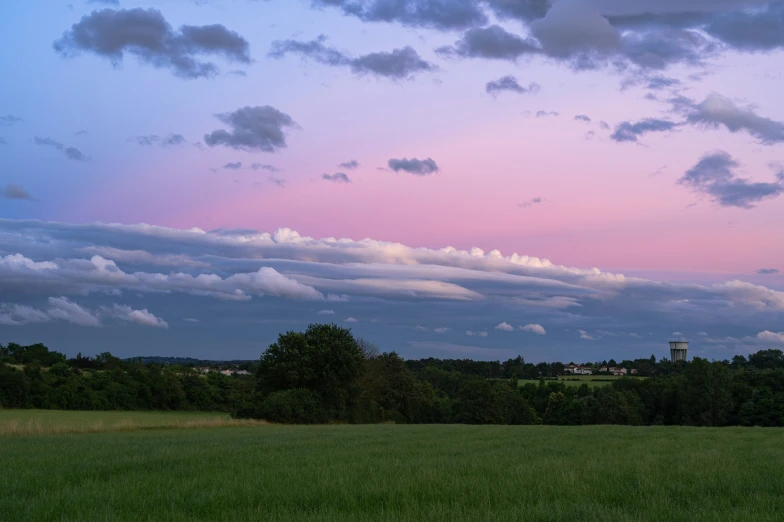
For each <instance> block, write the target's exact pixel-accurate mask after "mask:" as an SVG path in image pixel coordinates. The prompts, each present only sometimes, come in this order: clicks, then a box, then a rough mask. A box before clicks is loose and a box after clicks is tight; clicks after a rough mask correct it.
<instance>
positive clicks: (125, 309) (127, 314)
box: [108, 304, 169, 328]
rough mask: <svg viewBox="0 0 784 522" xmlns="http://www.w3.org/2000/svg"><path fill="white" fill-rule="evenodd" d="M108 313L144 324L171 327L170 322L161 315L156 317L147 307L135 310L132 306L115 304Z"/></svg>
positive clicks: (122, 319)
mask: <svg viewBox="0 0 784 522" xmlns="http://www.w3.org/2000/svg"><path fill="white" fill-rule="evenodd" d="M108 313H109V314H111V316H112V317H114V318H116V319H119V320H121V321H128V322H131V323H136V324H140V325H142V326H153V327H155V328H168V327H169V324H168V323H167V322H166V321H164V320H163V319H161V318H159V317H155V316H154V315H153V314H151V313H150V312H149V311H148V310H147V309H146V308H145V309H143V310H134V309H133V308H131V307H130V306H124V305H118V304H115V305H114V306H113V307H112V308H111V309H109V310H108Z"/></svg>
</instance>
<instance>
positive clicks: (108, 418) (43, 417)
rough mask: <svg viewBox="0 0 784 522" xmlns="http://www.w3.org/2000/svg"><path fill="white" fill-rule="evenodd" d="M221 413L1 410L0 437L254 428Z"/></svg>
mask: <svg viewBox="0 0 784 522" xmlns="http://www.w3.org/2000/svg"><path fill="white" fill-rule="evenodd" d="M258 424H263V423H262V422H260V421H252V420H234V419H231V418H230V417H229V416H228V415H227V414H224V413H189V412H94V411H86V412H82V411H54V410H0V437H3V436H29V435H57V434H67V433H104V432H122V431H135V430H149V429H187V428H216V427H227V426H253V425H258Z"/></svg>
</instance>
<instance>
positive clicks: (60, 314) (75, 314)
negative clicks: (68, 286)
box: [47, 297, 101, 326]
mask: <svg viewBox="0 0 784 522" xmlns="http://www.w3.org/2000/svg"><path fill="white" fill-rule="evenodd" d="M47 313H48V314H49V316H50V317H51V318H52V319H60V320H62V321H68V322H69V323H74V324H78V325H81V326H101V320H100V319H98V317H96V316H95V315H93V314H92V313H91V312H89V311H87V310H85V309H84V308H82V307H81V306H79V305H78V304H76V303H74V302H73V301H70V300H68V298H66V297H50V298H49V309H48V310H47Z"/></svg>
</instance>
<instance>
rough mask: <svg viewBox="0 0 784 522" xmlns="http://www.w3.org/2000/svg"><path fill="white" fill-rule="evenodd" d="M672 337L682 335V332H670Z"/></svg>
mask: <svg viewBox="0 0 784 522" xmlns="http://www.w3.org/2000/svg"><path fill="white" fill-rule="evenodd" d="M672 336H673V337H683V334H682V333H680V332H672Z"/></svg>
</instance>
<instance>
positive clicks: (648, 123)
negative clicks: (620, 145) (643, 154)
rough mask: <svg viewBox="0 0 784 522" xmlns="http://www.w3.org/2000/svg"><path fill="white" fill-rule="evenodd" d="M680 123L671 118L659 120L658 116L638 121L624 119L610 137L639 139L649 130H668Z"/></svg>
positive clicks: (625, 139)
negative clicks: (670, 119)
mask: <svg viewBox="0 0 784 522" xmlns="http://www.w3.org/2000/svg"><path fill="white" fill-rule="evenodd" d="M677 126H678V124H677V123H675V122H673V121H669V120H658V119H656V118H646V119H644V120H640V121H638V122H636V123H632V122H630V121H624V122H621V123H619V124H618V125H617V126H616V127H615V132H613V133H612V134H611V135H610V139H612V140H614V141H617V142H623V141H637V138H638V137H640V136H642V135H643V134H646V133H648V132H666V131H670V130H672V129H674V128H675V127H677Z"/></svg>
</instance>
